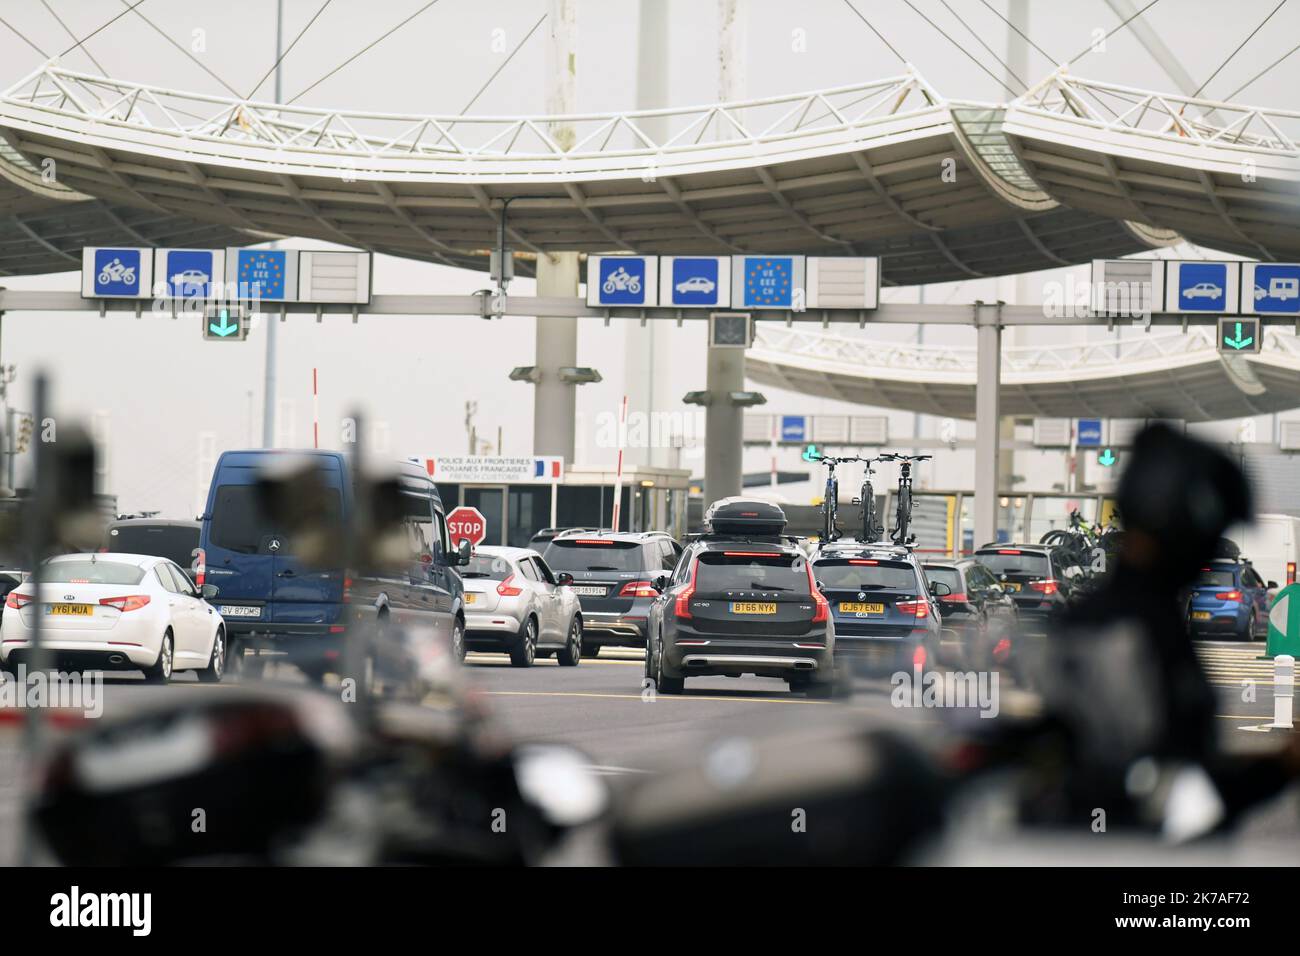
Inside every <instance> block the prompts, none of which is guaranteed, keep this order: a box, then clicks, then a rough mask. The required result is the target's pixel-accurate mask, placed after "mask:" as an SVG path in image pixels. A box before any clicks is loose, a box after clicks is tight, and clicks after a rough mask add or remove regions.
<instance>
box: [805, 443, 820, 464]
mask: <svg viewBox="0 0 1300 956" xmlns="http://www.w3.org/2000/svg"><path fill="white" fill-rule="evenodd" d="M821 459H822V455H821V452H819V451H818V450H817V446H816V445H808V446H807V447H806V448H804V450H803V460H804V461H821Z"/></svg>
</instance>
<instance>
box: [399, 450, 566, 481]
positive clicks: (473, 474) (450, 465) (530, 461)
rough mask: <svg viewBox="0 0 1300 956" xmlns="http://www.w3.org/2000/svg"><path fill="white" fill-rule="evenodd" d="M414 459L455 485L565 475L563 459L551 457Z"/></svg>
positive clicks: (554, 478)
mask: <svg viewBox="0 0 1300 956" xmlns="http://www.w3.org/2000/svg"><path fill="white" fill-rule="evenodd" d="M415 460H416V461H422V462H423V463H424V468H425V470H426V471H427V472H428V473H429V477H430V478H432V479H433V480H434V481H445V482H450V483H456V484H473V485H476V484H549V483H550V482H555V481H559V480H561V479H562V478H563V477H564V460H563V459H562V458H558V457H550V456H545V457H538V456H530V457H527V458H505V457H495V456H488V455H453V456H443V457H439V458H423V459H418V458H417V459H415Z"/></svg>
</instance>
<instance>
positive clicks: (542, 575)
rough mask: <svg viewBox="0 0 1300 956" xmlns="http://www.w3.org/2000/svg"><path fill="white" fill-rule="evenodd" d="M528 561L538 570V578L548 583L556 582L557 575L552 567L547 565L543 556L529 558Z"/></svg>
mask: <svg viewBox="0 0 1300 956" xmlns="http://www.w3.org/2000/svg"><path fill="white" fill-rule="evenodd" d="M528 563H529V564H530V565H532V567H533V569H534V570H535V571H536V572H537V580H539V581H542V582H544V583H546V584H554V583H555V575H553V574H552V573H551V569H550V568H548V567H547V566H546V562H545V561H543V560H542V559H541V558H529V559H528Z"/></svg>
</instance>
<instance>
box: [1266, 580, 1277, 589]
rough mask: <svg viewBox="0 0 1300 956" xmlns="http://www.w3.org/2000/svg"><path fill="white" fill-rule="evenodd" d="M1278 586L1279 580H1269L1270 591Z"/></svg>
mask: <svg viewBox="0 0 1300 956" xmlns="http://www.w3.org/2000/svg"><path fill="white" fill-rule="evenodd" d="M1276 588H1277V582H1276V581H1269V582H1268V589H1269V590H1270V591H1272V590H1274V589H1276Z"/></svg>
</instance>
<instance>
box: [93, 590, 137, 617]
mask: <svg viewBox="0 0 1300 956" xmlns="http://www.w3.org/2000/svg"><path fill="white" fill-rule="evenodd" d="M99 603H100V604H102V605H103V606H105V607H115V608H117V609H118V610H119V611H121V612H122V613H124V614H125V613H126V612H127V611H138V610H140V608H142V607H144V606H145V605H146V604H148V603H149V595H147V594H125V595H123V596H122V597H111V598H100V599H99Z"/></svg>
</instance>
